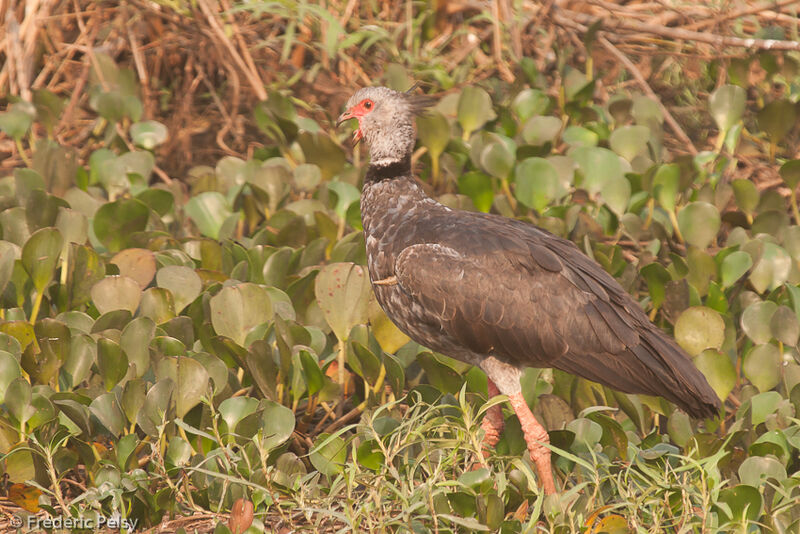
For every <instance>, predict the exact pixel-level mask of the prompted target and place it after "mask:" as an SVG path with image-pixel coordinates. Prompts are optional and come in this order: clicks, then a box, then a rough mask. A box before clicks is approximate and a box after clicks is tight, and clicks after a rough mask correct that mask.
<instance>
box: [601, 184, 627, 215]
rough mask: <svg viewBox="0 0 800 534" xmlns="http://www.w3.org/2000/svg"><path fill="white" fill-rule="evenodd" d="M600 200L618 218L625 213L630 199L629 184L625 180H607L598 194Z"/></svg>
mask: <svg viewBox="0 0 800 534" xmlns="http://www.w3.org/2000/svg"><path fill="white" fill-rule="evenodd" d="M600 198H601V199H602V201H603V203H604V204H605V205H606V206H608V209H610V210H611V211H613V212H614V213H615V214H617V215H618V216H621V215H622V214H624V213H625V211H626V210H627V208H628V201H629V200H630V198H631V184H630V182H629V181H628V180H627V179H625V178H616V179H613V180H609V181H608V182H607V183H606V185H605V187H603V190H602V191H601V192H600Z"/></svg>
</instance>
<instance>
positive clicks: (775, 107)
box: [757, 99, 797, 143]
mask: <svg viewBox="0 0 800 534" xmlns="http://www.w3.org/2000/svg"><path fill="white" fill-rule="evenodd" d="M757 119H758V127H759V128H761V130H762V131H763V132H765V133H766V134H767V136H768V137H769V138H770V140H771V141H772V142H773V143H778V142H780V141H781V140H783V138H784V137H785V136H786V134H787V133H789V131H790V130H791V129H792V128H794V126H795V124H797V112H796V110H795V106H794V104H793V103H792V102H790V101H789V100H786V99H780V100H774V101H772V102H770V103H769V104H767V105H766V106H765V107H764V109H762V110H761V111H759V112H758V115H757Z"/></svg>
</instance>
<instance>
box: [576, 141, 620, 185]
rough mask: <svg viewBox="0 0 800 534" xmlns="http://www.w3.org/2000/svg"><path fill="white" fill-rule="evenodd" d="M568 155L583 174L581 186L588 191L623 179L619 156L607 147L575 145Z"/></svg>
mask: <svg viewBox="0 0 800 534" xmlns="http://www.w3.org/2000/svg"><path fill="white" fill-rule="evenodd" d="M569 156H570V157H571V158H572V159H574V160H575V162H576V163H577V164H578V168H579V169H580V171H581V173H582V174H583V184H582V186H583V188H584V189H586V190H587V191H588V192H590V193H599V192H601V191H603V189H604V188H605V187H606V185H608V184H609V183H612V182H613V181H614V180H619V179H623V180H624V179H625V176H624V174H623V172H622V164H621V163H620V159H619V156H618V155H616V154H615V153H614V152H611V151H610V150H608V149H607V148H600V147H594V146H592V147H583V146H580V147H576V148H573V149H572V150H570V151H569Z"/></svg>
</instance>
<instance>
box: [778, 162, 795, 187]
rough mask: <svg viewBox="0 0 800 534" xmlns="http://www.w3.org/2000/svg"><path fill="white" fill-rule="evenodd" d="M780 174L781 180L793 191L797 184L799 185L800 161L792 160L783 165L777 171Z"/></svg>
mask: <svg viewBox="0 0 800 534" xmlns="http://www.w3.org/2000/svg"><path fill="white" fill-rule="evenodd" d="M779 172H780V173H781V178H783V181H784V182H785V183H786V185H788V186H789V188H790V189H792V190H794V188H795V187H797V184H798V183H800V159H793V160H789V161H787V162H786V163H784V164H783V165H781V168H780V170H779Z"/></svg>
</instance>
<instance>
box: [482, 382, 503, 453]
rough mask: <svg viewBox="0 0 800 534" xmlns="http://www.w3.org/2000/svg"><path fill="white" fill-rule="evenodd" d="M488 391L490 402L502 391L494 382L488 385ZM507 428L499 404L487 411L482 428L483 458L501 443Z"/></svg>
mask: <svg viewBox="0 0 800 534" xmlns="http://www.w3.org/2000/svg"><path fill="white" fill-rule="evenodd" d="M488 391H489V400H492V398H494V397H496V396H497V395H499V394H500V391H499V390H498V389H497V386H496V385H495V383H494V382H492V380H491V379H490V380H489V384H488ZM505 426H506V422H505V420H504V419H503V410H502V408H500V405H499V404H497V405H495V406H492V407H491V408H489V409H488V410H487V411H486V415H484V416H483V421H482V422H481V428H482V429H483V431H484V434H483V456H484V457H487V456H488V453H489V449H493V448H494V447H495V446H496V445H497V442H498V441H500V434H501V433H502V432H503V429H504V428H505Z"/></svg>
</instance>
